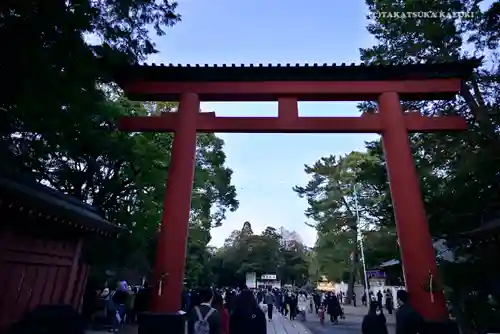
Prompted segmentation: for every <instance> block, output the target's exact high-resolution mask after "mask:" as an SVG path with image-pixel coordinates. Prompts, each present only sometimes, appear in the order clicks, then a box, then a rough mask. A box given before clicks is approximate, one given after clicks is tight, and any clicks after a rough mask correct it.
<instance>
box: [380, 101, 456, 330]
mask: <svg viewBox="0 0 500 334" xmlns="http://www.w3.org/2000/svg"><path fill="white" fill-rule="evenodd" d="M378 105H379V112H380V116H381V119H382V122H383V127H384V131H383V132H382V144H383V148H384V153H385V160H386V164H387V172H388V175H389V183H390V189H391V196H392V204H393V207H394V215H395V218H396V228H397V233H398V238H399V245H400V251H401V259H402V262H403V267H404V278H405V283H406V288H407V291H408V292H409V294H410V304H411V305H412V306H413V307H414V308H415V309H416V310H417V311H418V312H419V313H420V314H421V315H422V316H423V317H424V318H425V319H426V320H430V321H436V322H437V321H443V320H445V319H447V317H448V312H447V309H446V301H445V298H444V294H443V291H442V290H441V289H439V288H437V287H434V291H433V289H432V284H429V283H430V281H431V280H434V282H437V278H438V277H439V274H438V272H437V264H436V254H435V251H434V247H433V245H432V238H431V235H430V233H429V227H428V224H427V217H426V213H425V208H424V204H423V200H422V192H421V189H420V179H419V177H418V174H417V171H416V168H415V164H414V160H413V155H412V152H411V148H410V142H409V139H408V130H407V127H406V124H405V121H404V115H403V112H402V110H401V104H400V100H399V96H398V94H397V93H395V92H387V93H382V94H381V95H380V96H379V99H378ZM434 284H436V283H434ZM429 285H430V286H431V288H430V289H429ZM427 290H429V291H427Z"/></svg>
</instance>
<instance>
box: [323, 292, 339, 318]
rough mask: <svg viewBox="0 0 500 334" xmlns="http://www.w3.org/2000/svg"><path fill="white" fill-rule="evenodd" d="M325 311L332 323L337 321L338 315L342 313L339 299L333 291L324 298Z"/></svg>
mask: <svg viewBox="0 0 500 334" xmlns="http://www.w3.org/2000/svg"><path fill="white" fill-rule="evenodd" d="M325 304H326V308H327V313H328V315H329V316H330V322H331V323H332V324H338V323H339V320H338V319H339V316H340V315H341V314H342V308H341V307H340V303H339V300H338V299H337V297H336V296H335V294H334V293H330V294H329V295H328V297H327V298H326V300H325Z"/></svg>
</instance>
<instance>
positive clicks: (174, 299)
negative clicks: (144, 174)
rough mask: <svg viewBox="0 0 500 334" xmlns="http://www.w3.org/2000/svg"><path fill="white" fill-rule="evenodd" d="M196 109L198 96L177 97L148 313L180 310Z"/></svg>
mask: <svg viewBox="0 0 500 334" xmlns="http://www.w3.org/2000/svg"><path fill="white" fill-rule="evenodd" d="M199 110H200V100H199V98H198V95H196V94H193V93H185V94H183V95H182V96H181V100H180V103H179V111H178V118H177V127H176V129H175V134H174V141H173V145H172V155H171V159H170V166H169V168H168V179H167V189H166V194H165V200H164V204H163V215H162V221H161V229H160V234H159V237H158V246H157V253H156V262H155V268H154V277H153V281H152V282H151V284H152V296H151V311H153V312H156V313H166V314H176V313H177V312H178V311H179V310H180V309H181V300H182V298H181V294H182V289H183V280H184V265H185V259H186V243H187V237H188V225H189V213H190V210H191V194H192V189H193V177H194V168H195V155H196V119H197V116H198V113H199Z"/></svg>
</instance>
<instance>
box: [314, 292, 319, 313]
mask: <svg viewBox="0 0 500 334" xmlns="http://www.w3.org/2000/svg"><path fill="white" fill-rule="evenodd" d="M313 300H314V308H315V309H316V314H318V310H319V307H320V306H321V295H320V294H319V293H318V292H315V293H314V294H313Z"/></svg>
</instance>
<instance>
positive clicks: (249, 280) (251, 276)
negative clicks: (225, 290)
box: [245, 273, 257, 289]
mask: <svg viewBox="0 0 500 334" xmlns="http://www.w3.org/2000/svg"><path fill="white" fill-rule="evenodd" d="M245 285H246V286H247V287H248V288H249V289H256V288H257V274H256V273H247V274H246V282H245Z"/></svg>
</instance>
